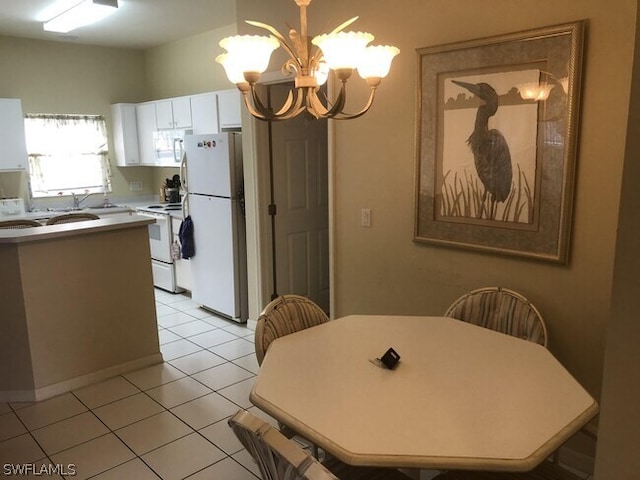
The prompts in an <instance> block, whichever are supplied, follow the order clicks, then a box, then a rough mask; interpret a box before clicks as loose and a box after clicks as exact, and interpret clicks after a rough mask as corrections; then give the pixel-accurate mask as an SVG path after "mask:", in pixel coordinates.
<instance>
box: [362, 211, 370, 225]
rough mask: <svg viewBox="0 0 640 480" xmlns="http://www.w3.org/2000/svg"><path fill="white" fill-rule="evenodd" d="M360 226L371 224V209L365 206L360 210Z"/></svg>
mask: <svg viewBox="0 0 640 480" xmlns="http://www.w3.org/2000/svg"><path fill="white" fill-rule="evenodd" d="M360 226H362V227H370V226H371V209H369V208H363V209H362V210H361V211H360Z"/></svg>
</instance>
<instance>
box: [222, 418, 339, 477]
mask: <svg viewBox="0 0 640 480" xmlns="http://www.w3.org/2000/svg"><path fill="white" fill-rule="evenodd" d="M228 423H229V426H230V427H231V428H232V430H233V433H235V435H236V437H238V440H240V443H242V445H243V446H244V447H245V448H246V449H247V451H248V452H249V453H250V454H251V456H252V457H253V459H254V460H255V461H256V463H257V464H258V468H259V469H260V473H261V475H262V478H263V480H338V477H336V476H335V475H333V474H332V473H331V472H330V471H329V470H327V469H326V468H325V467H324V466H323V465H322V464H321V463H320V462H319V461H318V460H316V459H315V458H313V457H312V456H311V455H309V454H308V453H307V452H306V451H304V450H303V449H302V448H301V447H300V446H298V445H297V444H296V443H294V442H293V441H291V440H289V439H287V438H286V437H285V436H284V435H282V434H281V433H280V432H279V431H278V430H277V429H276V428H274V427H272V426H271V425H269V424H268V423H267V422H265V421H264V420H262V419H260V418H258V417H256V416H255V415H252V414H251V413H249V412H247V411H246V410H239V411H238V412H237V413H236V414H235V415H234V416H233V417H231V419H229V421H228Z"/></svg>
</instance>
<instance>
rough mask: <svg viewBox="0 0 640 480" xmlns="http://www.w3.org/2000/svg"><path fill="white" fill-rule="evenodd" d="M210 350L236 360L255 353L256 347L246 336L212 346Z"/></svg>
mask: <svg viewBox="0 0 640 480" xmlns="http://www.w3.org/2000/svg"><path fill="white" fill-rule="evenodd" d="M209 350H211V351H212V352H213V353H215V354H216V355H220V356H221V357H222V358H226V359H227V360H235V359H236V358H240V357H244V356H245V355H249V354H250V353H254V352H255V347H254V345H253V343H252V342H248V341H247V340H245V339H244V338H238V339H237V340H232V341H230V342H226V343H222V344H220V345H215V346H213V347H210V348H209Z"/></svg>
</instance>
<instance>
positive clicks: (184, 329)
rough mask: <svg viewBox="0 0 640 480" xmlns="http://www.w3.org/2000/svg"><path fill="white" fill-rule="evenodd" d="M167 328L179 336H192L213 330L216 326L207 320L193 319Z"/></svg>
mask: <svg viewBox="0 0 640 480" xmlns="http://www.w3.org/2000/svg"><path fill="white" fill-rule="evenodd" d="M167 329H168V330H170V331H172V332H173V333H175V334H176V335H180V336H181V337H192V336H193V335H198V334H200V333H204V332H209V331H211V330H215V329H216V327H214V326H213V325H211V324H209V323H207V322H203V321H202V320H193V321H192V322H189V323H182V324H180V325H176V326H174V327H167Z"/></svg>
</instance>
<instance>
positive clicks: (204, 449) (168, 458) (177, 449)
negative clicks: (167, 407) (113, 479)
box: [142, 433, 225, 480]
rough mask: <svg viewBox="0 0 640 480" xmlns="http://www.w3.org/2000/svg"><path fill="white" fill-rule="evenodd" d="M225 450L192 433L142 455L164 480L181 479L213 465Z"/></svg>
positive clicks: (220, 458) (222, 456)
mask: <svg viewBox="0 0 640 480" xmlns="http://www.w3.org/2000/svg"><path fill="white" fill-rule="evenodd" d="M224 457H225V454H224V452H222V450H220V449H219V448H216V447H215V446H213V445H212V444H211V443H210V442H209V441H207V440H205V439H204V438H203V437H201V436H200V435H198V434H197V433H192V434H191V435H188V436H186V437H183V438H181V439H179V440H176V441H175V442H172V443H170V444H168V445H165V446H164V447H161V448H158V449H157V450H154V451H152V452H149V453H147V454H146V455H143V456H142V459H143V460H144V461H145V463H147V464H148V465H149V466H150V467H151V468H152V469H153V470H154V471H155V472H156V473H157V474H158V475H160V477H162V479H163V480H179V479H182V478H185V477H187V476H189V475H191V474H194V473H196V472H199V471H200V470H202V469H204V468H206V467H208V466H209V465H213V464H214V463H216V462H218V461H220V460H222V459H223V458H224Z"/></svg>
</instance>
